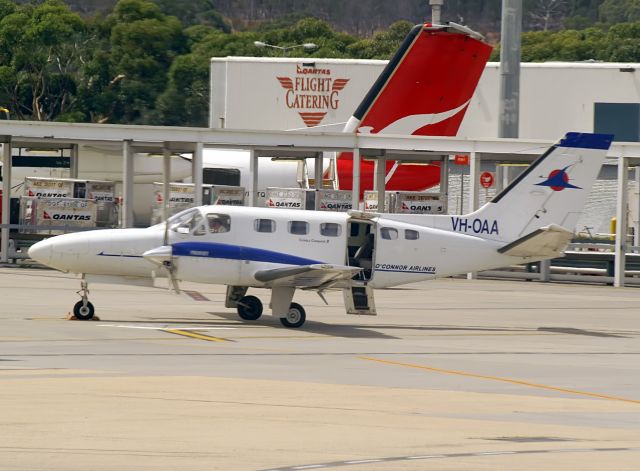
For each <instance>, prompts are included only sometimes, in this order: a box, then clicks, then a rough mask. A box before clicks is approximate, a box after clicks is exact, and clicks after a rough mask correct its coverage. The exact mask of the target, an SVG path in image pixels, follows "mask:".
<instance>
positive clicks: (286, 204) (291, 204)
mask: <svg viewBox="0 0 640 471" xmlns="http://www.w3.org/2000/svg"><path fill="white" fill-rule="evenodd" d="M267 205H268V206H269V207H270V208H300V207H302V203H300V201H273V199H272V198H269V201H267Z"/></svg>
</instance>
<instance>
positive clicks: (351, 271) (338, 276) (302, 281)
mask: <svg viewBox="0 0 640 471" xmlns="http://www.w3.org/2000/svg"><path fill="white" fill-rule="evenodd" d="M360 270H362V269H361V268H357V267H348V266H345V265H329V264H315V265H303V266H291V267H285V268H273V269H270V270H259V271H257V272H256V273H255V274H254V275H253V276H254V278H255V279H256V280H257V281H261V282H262V283H269V284H270V285H272V286H273V285H277V286H296V287H305V288H314V287H325V286H326V285H327V284H328V283H333V282H336V281H340V280H348V279H351V278H352V277H353V276H354V275H355V274H356V273H358V272H359V271H360Z"/></svg>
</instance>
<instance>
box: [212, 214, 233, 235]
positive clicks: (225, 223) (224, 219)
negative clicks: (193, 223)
mask: <svg viewBox="0 0 640 471" xmlns="http://www.w3.org/2000/svg"><path fill="white" fill-rule="evenodd" d="M207 225H208V226H209V232H211V233H212V234H220V233H223V232H229V230H230V229H231V217H230V216H229V215H228V214H207Z"/></svg>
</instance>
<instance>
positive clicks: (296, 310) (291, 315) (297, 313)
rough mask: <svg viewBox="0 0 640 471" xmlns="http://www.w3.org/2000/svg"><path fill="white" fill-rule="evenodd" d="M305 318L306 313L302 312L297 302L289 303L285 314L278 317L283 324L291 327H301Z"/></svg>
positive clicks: (302, 309)
mask: <svg viewBox="0 0 640 471" xmlns="http://www.w3.org/2000/svg"><path fill="white" fill-rule="evenodd" d="M305 320H307V314H306V313H305V312H304V308H303V307H302V306H300V304H298V303H291V305H290V306H289V312H287V316H286V317H281V318H280V322H281V323H282V325H283V326H285V327H289V328H293V329H296V328H298V327H302V324H304V321H305Z"/></svg>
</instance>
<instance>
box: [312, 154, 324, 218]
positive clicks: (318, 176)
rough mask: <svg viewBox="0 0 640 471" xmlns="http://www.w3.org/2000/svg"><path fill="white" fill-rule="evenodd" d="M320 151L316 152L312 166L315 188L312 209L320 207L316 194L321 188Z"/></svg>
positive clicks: (321, 161) (321, 160)
mask: <svg viewBox="0 0 640 471" xmlns="http://www.w3.org/2000/svg"><path fill="white" fill-rule="evenodd" d="M322 164H323V158H322V152H316V157H315V163H314V167H313V172H314V176H313V179H314V187H315V189H316V197H315V198H314V209H315V210H316V211H318V210H319V209H320V196H319V195H318V190H322V186H323V185H322Z"/></svg>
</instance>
